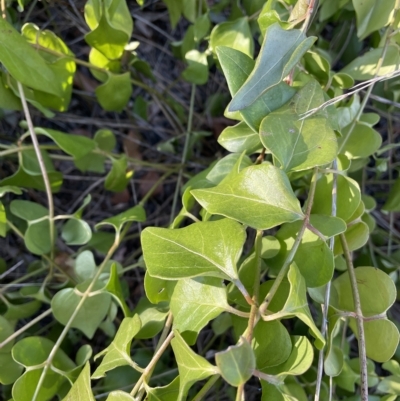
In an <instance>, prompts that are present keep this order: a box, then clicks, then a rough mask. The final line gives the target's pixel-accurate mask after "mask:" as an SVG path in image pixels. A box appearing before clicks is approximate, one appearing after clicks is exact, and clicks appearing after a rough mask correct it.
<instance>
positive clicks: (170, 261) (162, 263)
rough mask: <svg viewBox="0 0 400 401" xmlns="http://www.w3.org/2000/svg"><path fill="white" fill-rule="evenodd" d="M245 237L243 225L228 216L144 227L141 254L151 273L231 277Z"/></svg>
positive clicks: (176, 275)
mask: <svg viewBox="0 0 400 401" xmlns="http://www.w3.org/2000/svg"><path fill="white" fill-rule="evenodd" d="M245 237H246V236H245V230H244V227H243V226H242V225H240V224H238V223H237V222H235V221H233V220H229V219H222V220H218V221H211V222H200V223H194V224H192V225H190V226H188V227H185V228H178V229H175V230H171V229H166V228H156V227H148V228H146V229H145V230H143V233H142V248H143V257H144V260H145V262H146V267H147V270H148V272H149V274H150V275H151V276H154V277H159V278H165V279H167V280H174V279H178V278H190V277H196V276H212V277H219V278H222V279H228V280H232V281H235V280H237V278H238V276H237V270H236V263H237V261H238V260H239V257H240V255H241V252H242V246H243V244H244V241H245ZM166 254H168V258H166V257H165V255H166Z"/></svg>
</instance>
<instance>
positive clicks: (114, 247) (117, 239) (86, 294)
mask: <svg viewBox="0 0 400 401" xmlns="http://www.w3.org/2000/svg"><path fill="white" fill-rule="evenodd" d="M119 242H120V233H119V232H118V231H117V233H116V236H115V240H114V243H113V245H112V246H111V248H110V249H109V250H108V252H107V255H106V257H105V258H104V260H103V262H102V263H101V265H100V266H99V269H98V270H97V272H96V275H95V276H94V277H93V279H92V281H91V283H90V284H89V286H88V288H87V289H86V291H85V292H84V293H83V294H82V297H81V299H80V301H79V303H78V305H77V306H76V308H75V310H74V311H73V313H72V315H71V317H70V318H69V320H68V322H67V324H66V325H65V327H64V329H63V331H62V332H61V334H60V336H59V337H58V339H57V342H56V343H55V344H54V346H53V348H52V350H51V351H50V354H49V356H48V357H47V360H46V361H45V362H44V363H43V366H44V368H43V371H42V373H41V375H40V378H39V381H38V383H37V386H36V389H35V393H34V394H33V397H32V400H31V401H36V400H37V399H38V396H39V391H40V389H41V388H42V385H43V382H44V379H45V378H46V374H47V372H48V370H49V368H50V366H51V364H52V362H53V359H54V357H55V356H56V353H57V351H58V350H59V348H60V347H61V343H62V342H63V341H64V338H65V337H66V335H67V334H68V331H69V329H70V328H71V325H72V323H73V321H74V319H75V318H76V316H77V315H78V313H79V311H80V310H81V308H82V306H83V304H84V303H85V301H86V299H87V298H88V297H89V296H90V293H91V290H92V288H93V287H94V285H95V283H96V282H97V280H98V279H99V277H100V275H101V273H103V270H104V268H105V267H106V264H107V262H108V261H109V260H110V259H111V256H112V255H113V253H114V252H115V251H116V250H117V248H118V245H119Z"/></svg>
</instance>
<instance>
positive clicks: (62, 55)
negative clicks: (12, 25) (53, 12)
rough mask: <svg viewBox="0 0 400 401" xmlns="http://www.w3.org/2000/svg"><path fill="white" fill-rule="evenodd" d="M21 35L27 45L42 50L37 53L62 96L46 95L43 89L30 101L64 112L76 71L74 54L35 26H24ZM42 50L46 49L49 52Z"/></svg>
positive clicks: (54, 36)
mask: <svg viewBox="0 0 400 401" xmlns="http://www.w3.org/2000/svg"><path fill="white" fill-rule="evenodd" d="M22 35H23V36H24V37H25V38H26V39H27V40H28V42H29V43H31V44H33V45H39V46H41V47H42V48H43V50H41V49H39V50H38V53H39V54H40V55H41V56H42V57H43V58H44V59H45V60H46V61H47V63H48V64H47V65H48V67H49V68H50V69H51V70H52V71H53V73H54V76H55V78H56V79H55V84H56V85H57V86H58V87H59V93H61V94H62V96H54V95H51V94H49V93H47V92H48V91H47V90H46V88H47V87H44V88H40V90H36V91H34V92H33V99H32V100H34V101H37V102H39V103H40V104H41V105H42V106H44V107H49V108H51V109H56V110H58V111H66V110H67V109H68V106H69V103H70V100H71V94H72V83H73V78H74V74H75V70H76V64H75V61H74V59H73V58H74V54H73V53H72V52H71V51H70V50H69V48H68V47H67V46H66V44H65V43H64V42H63V41H62V40H61V39H60V38H59V37H57V36H56V35H55V34H54V33H53V32H51V31H49V30H44V31H41V30H40V29H39V28H38V27H37V26H36V25H35V24H32V23H28V24H25V25H24V26H23V27H22ZM44 49H48V50H50V52H47V51H46V50H44ZM27 95H28V100H31V99H30V96H29V92H28V93H27Z"/></svg>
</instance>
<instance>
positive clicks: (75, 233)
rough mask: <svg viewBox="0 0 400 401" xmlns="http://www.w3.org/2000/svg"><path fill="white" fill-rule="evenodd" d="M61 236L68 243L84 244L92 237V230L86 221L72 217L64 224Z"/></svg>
mask: <svg viewBox="0 0 400 401" xmlns="http://www.w3.org/2000/svg"><path fill="white" fill-rule="evenodd" d="M61 237H62V239H63V240H64V241H65V243H66V244H67V245H84V244H86V243H87V242H89V241H90V239H91V238H92V230H91V229H90V226H89V224H88V223H86V221H84V220H80V219H75V218H71V219H68V221H67V222H66V223H65V224H64V225H63V228H62V230H61Z"/></svg>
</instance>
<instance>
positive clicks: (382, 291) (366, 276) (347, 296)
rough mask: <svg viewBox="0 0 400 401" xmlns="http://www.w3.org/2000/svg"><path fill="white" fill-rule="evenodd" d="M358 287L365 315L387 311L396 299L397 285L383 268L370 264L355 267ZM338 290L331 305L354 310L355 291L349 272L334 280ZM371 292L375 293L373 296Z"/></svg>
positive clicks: (340, 308)
mask: <svg viewBox="0 0 400 401" xmlns="http://www.w3.org/2000/svg"><path fill="white" fill-rule="evenodd" d="M355 274H356V278H357V288H358V292H359V295H360V302H361V310H362V312H363V316H365V317H368V316H374V315H379V314H381V313H384V312H386V311H387V310H388V309H389V308H390V307H391V306H392V305H393V303H394V301H395V300H396V294H397V291H396V286H395V284H394V282H393V280H392V279H391V278H390V277H389V276H388V275H387V274H386V273H384V272H383V271H382V270H379V269H376V268H374V267H370V266H364V267H357V268H356V269H355ZM333 286H334V288H335V289H336V291H337V298H336V297H335V298H334V299H333V300H332V302H331V305H332V306H333V307H335V308H336V309H339V310H343V311H351V312H354V303H353V293H352V290H351V284H350V279H349V274H348V272H346V273H343V274H342V275H341V276H340V277H338V278H337V279H336V280H334V281H333ZM371 294H374V296H373V297H371Z"/></svg>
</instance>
